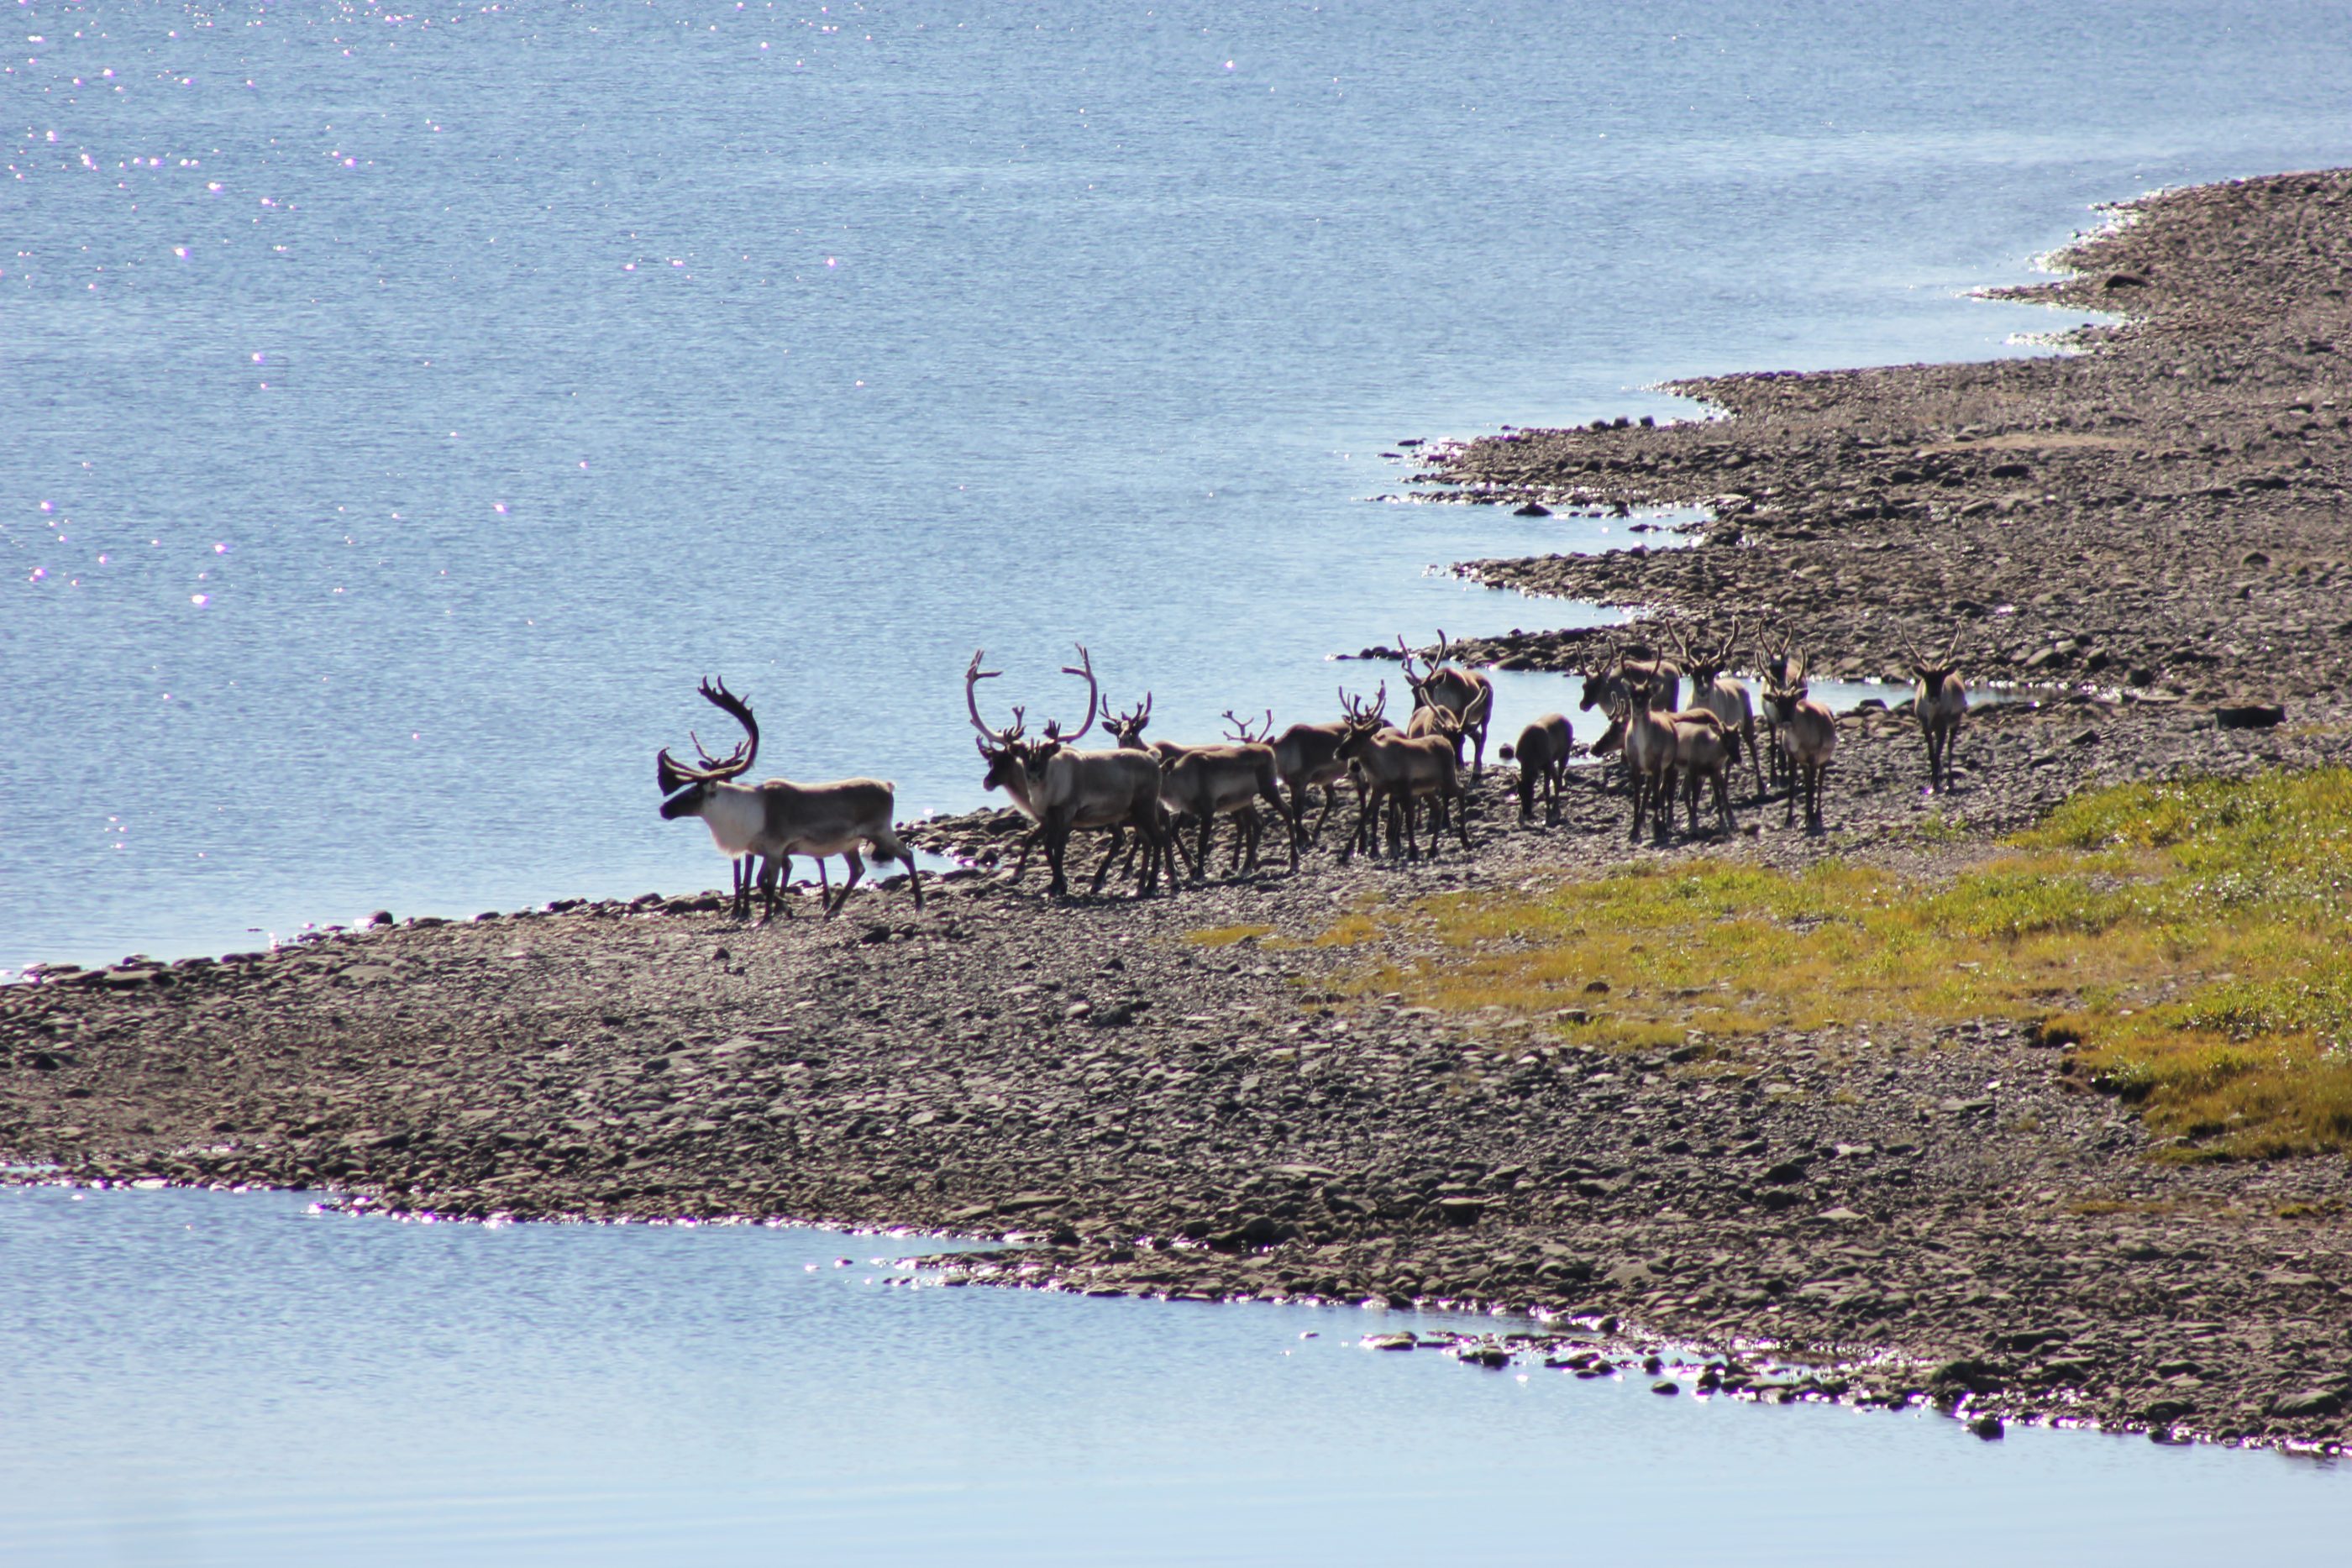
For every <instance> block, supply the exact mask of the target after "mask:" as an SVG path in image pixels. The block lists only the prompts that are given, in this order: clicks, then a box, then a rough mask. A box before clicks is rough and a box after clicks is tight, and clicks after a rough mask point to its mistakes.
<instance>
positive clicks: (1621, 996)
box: [1322, 769, 2352, 1157]
mask: <svg viewBox="0 0 2352 1568" xmlns="http://www.w3.org/2000/svg"><path fill="white" fill-rule="evenodd" d="M1401 925H1413V926H1416V927H1419V928H1420V930H1421V931H1423V932H1426V933H1429V934H1432V935H1433V938H1434V954H1433V956H1430V957H1425V958H1416V959H1412V960H1406V961H1388V962H1381V963H1376V964H1370V965H1368V966H1367V967H1365V968H1364V969H1363V970H1362V971H1361V972H1360V974H1359V975H1358V976H1357V977H1356V981H1355V985H1356V988H1358V989H1359V990H1360V991H1364V992H1373V993H1389V992H1400V993H1402V994H1403V995H1404V996H1405V997H1407V998H1409V999H1411V1000H1412V1001H1413V1002H1416V1003H1419V1004H1422V1005H1426V1006H1433V1007H1438V1008H1442V1009H1449V1010H1456V1011H1475V1010H1477V1009H1501V1011H1502V1013H1503V1014H1504V1015H1505V1016H1510V1015H1514V1014H1516V1015H1520V1016H1522V1017H1525V1018H1527V1019H1531V1020H1534V1021H1537V1022H1538V1023H1540V1024H1541V1025H1542V1026H1543V1027H1545V1028H1547V1029H1549V1030H1552V1031H1554V1032H1556V1033H1558V1034H1559V1035H1562V1036H1565V1037H1567V1038H1568V1039H1570V1040H1575V1041H1578V1042H1580V1043H1589V1044H1596V1045H1601V1046H1613V1047H1619V1048H1643V1049H1654V1048H1659V1047H1679V1046H1682V1045H1684V1044H1685V1043H1686V1042H1688V1041H1692V1040H1708V1039H1717V1038H1725V1037H1729V1038H1742V1037H1754V1036H1759V1035H1765V1034H1769V1033H1772V1032H1775V1031H1808V1030H1821V1029H1827V1028H1831V1027H1834V1026H1846V1025H1852V1026H1863V1027H1867V1026H1872V1025H1882V1024H1884V1025H1895V1024H1927V1025H1937V1024H1948V1023H1955V1022H1959V1021H1962V1020H1967V1019H2010V1020H2013V1021H2016V1022H2021V1023H2028V1024H2032V1025H2034V1026H2036V1027H2038V1028H2039V1029H2040V1030H2041V1031H2042V1038H2043V1039H2044V1040H2045V1041H2047V1042H2049V1043H2053V1044H2060V1045H2069V1046H2071V1047H2073V1048H2074V1050H2075V1051H2077V1053H2078V1056H2079V1060H2080V1062H2081V1064H2082V1066H2083V1068H2084V1069H2086V1070H2087V1071H2089V1073H2090V1074H2091V1076H2092V1082H2095V1083H2096V1084H2097V1085H2098V1086H2100V1087H2102V1088H2104V1089H2106V1090H2108V1091H2110V1092H2115V1093H2116V1094H2119V1095H2121V1096H2123V1097H2125V1098H2126V1099H2127V1100H2129V1101H2131V1102H2132V1103H2135V1104H2136V1105H2137V1106H2138V1107H2139V1109H2140V1111H2141V1113H2143V1115H2144V1116H2145V1117H2146V1118H2147V1121H2148V1123H2149V1125H2150V1126H2151V1128H2152V1129H2154V1130H2155V1131H2158V1132H2159V1133H2162V1134H2168V1135H2170V1136H2173V1137H2177V1138H2179V1139H2182V1140H2185V1143H2184V1144H2183V1145H2179V1146H2178V1147H2177V1149H2176V1153H2177V1154H2179V1155H2185V1156H2187V1157H2211V1156H2214V1155H2224V1156H2248V1155H2252V1156H2259V1155H2281V1154H2290V1153H2298V1152H2304V1151H2309V1150H2317V1149H2339V1148H2344V1147H2347V1146H2352V772H2347V771H2345V770H2343V769H2329V770H2326V771H2320V772H2313V773H2302V774H2277V775H2271V776H2267V777H2264V778H2262V779H2252V780H2201V781H2193V782H2187V783H2174V784H2162V785H2127V786H2123V787H2120V788H2116V789H2104V790H2099V791H2095V792H2093V793H2089V794H2085V795H2083V796H2080V797H2077V798H2076V799H2074V800H2071V801H2069V802H2067V803H2066V804H2065V805H2064V806H2063V807H2061V808H2060V810H2058V811H2057V812H2055V813H2054V814H2053V816H2052V817H2051V819H2050V820H2049V821H2047V822H2045V823H2044V824H2043V825H2042V827H2040V828H2039V829H2037V830H2035V831H2032V832H2030V833H2026V834H2022V835H2020V836H2019V837H2017V838H2015V839H2013V840H2011V841H2009V842H2008V843H2007V844H2005V845H2004V846H2002V848H2001V852H2000V853H1999V854H1998V855H1997V856H1996V857H1995V858H1993V859H1992V860H1990V862H1986V863H1985V864H1983V865H1980V866H1979V867H1976V868H1974V869H1971V870H1969V871H1966V872H1963V873H1958V874H1956V875H1954V876H1952V877H1949V878H1947V879H1943V880H1938V881H1923V880H1919V879H1914V878H1906V877H1904V876H1900V875H1897V874H1896V873H1893V872H1889V871H1885V870H1881V869H1877V868H1874V867H1869V866H1862V865H1855V864H1852V863H1848V862H1843V861H1834V860H1832V861H1827V862H1822V863H1820V864H1817V865H1815V866H1813V867H1812V868H1811V869H1810V870H1808V871H1806V872H1804V873H1800V874H1791V873H1784V872H1780V871H1774V870H1769V869H1764V868H1759V867H1755V866H1748V865H1736V864H1730V863H1726V862H1696V863H1684V864H1677V865H1671V866H1666V865H1641V866H1634V867H1629V868H1627V869H1624V870H1621V871H1618V872H1615V873H1610V874H1608V875H1605V876H1601V877H1590V878H1575V879H1563V880H1562V881H1560V882H1559V883H1554V884H1552V885H1549V886H1548V887H1541V888H1538V889H1537V890H1535V891H1531V892H1522V893H1518V894H1509V895H1496V894H1449V895H1444V896H1440V897H1437V898H1433V899H1428V900H1424V901H1422V902H1420V903H1418V904H1413V905H1412V906H1410V907H1407V908H1390V909H1385V910H1378V911H1374V912H1372V913H1370V914H1367V915H1351V916H1349V919H1348V920H1347V921H1346V922H1344V923H1343V924H1342V925H1341V926H1339V927H1335V928H1334V930H1333V931H1332V932H1331V933H1330V934H1328V935H1327V936H1326V937H1324V938H1323V939H1322V940H1323V941H1324V942H1326V943H1327V944H1330V945H1347V946H1359V945H1362V944H1365V943H1367V942H1369V941H1370V940H1371V939H1372V938H1373V937H1374V936H1378V935H1380V934H1381V933H1382V932H1384V931H1387V930H1391V929H1394V928H1396V927H1399V926H1401ZM1415 946H1423V950H1427V948H1426V945H1423V944H1416V945H1415Z"/></svg>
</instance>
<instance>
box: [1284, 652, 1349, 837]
mask: <svg viewBox="0 0 2352 1568" xmlns="http://www.w3.org/2000/svg"><path fill="white" fill-rule="evenodd" d="M1339 701H1340V705H1341V706H1342V707H1343V708H1344V707H1345V706H1346V704H1347V701H1348V693H1347V689H1346V688H1345V687H1342V688H1340V692H1339ZM1347 737H1348V721H1347V720H1346V719H1345V718H1340V719H1338V720H1335V721H1333V722H1331V723H1328V724H1294V725H1292V726H1291V727H1289V728H1288V729H1286V730H1284V731H1283V732H1282V733H1281V734H1280V735H1277V736H1276V737H1274V770H1275V772H1276V774H1277V775H1279V776H1280V778H1281V779H1282V785H1283V788H1284V789H1287V790H1288V791H1289V792H1290V805H1289V810H1288V812H1287V813H1286V818H1287V821H1289V823H1290V836H1291V837H1292V838H1293V839H1295V840H1296V839H1303V840H1304V841H1306V842H1307V843H1314V842H1316V841H1318V840H1320V839H1321V838H1322V837H1323V824H1324V823H1325V822H1327V821H1330V819H1331V809H1332V808H1333V807H1334V806H1336V805H1338V804H1339V780H1340V779H1345V778H1346V777H1348V763H1347V759H1346V758H1342V757H1341V756H1340V755H1339V743H1340V742H1341V741H1343V740H1345V739H1347ZM1318 784H1320V785H1321V786H1323V814H1322V815H1321V816H1319V817H1318V818H1316V819H1315V827H1314V830H1313V831H1311V832H1310V831H1308V830H1307V790H1309V789H1313V788H1314V787H1315V786H1316V785H1318Z"/></svg>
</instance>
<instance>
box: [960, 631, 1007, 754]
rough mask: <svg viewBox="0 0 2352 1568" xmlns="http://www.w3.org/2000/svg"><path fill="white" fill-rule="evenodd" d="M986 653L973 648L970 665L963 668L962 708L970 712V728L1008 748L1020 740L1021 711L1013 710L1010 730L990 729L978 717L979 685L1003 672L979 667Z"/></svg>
mask: <svg viewBox="0 0 2352 1568" xmlns="http://www.w3.org/2000/svg"><path fill="white" fill-rule="evenodd" d="M987 651H988V650H986V649H985V648H974V649H973V650H972V651H971V664H967V665H966V666H964V672H963V706H965V707H967V708H969V709H970V710H971V727H972V728H974V729H976V730H978V731H980V733H981V734H982V735H984V736H986V737H988V738H989V739H991V740H992V741H994V742H995V743H996V744H997V746H998V747H1000V748H1009V747H1011V746H1012V745H1013V742H1014V741H1016V740H1019V739H1020V738H1021V710H1020V709H1019V708H1014V709H1013V727H1012V728H1010V729H991V728H990V727H989V726H988V721H987V720H986V719H984V718H982V717H981V716H980V691H979V687H980V683H981V682H982V681H992V680H994V679H996V677H997V676H999V675H1001V674H1003V673H1004V672H1003V670H983V669H982V668H981V667H980V661H981V656H982V654H984V653H987Z"/></svg>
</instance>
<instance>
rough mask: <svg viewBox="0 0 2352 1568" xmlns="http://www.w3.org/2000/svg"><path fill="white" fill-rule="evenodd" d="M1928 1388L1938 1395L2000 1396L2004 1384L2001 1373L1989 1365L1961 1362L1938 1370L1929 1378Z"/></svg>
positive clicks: (1948, 1363)
mask: <svg viewBox="0 0 2352 1568" xmlns="http://www.w3.org/2000/svg"><path fill="white" fill-rule="evenodd" d="M1927 1386H1928V1388H1929V1389H1931V1390H1932V1391H1934V1392H1936V1393H1937V1394H1949V1393H1954V1392H1959V1393H1968V1394H1998V1393H2000V1391H2001V1388H2002V1387H2003V1384H2002V1381H2001V1375H2000V1372H1999V1371H1998V1370H1996V1369H1995V1368H1994V1367H1992V1366H1991V1365H1990V1364H1988V1363H1985V1362H1981V1361H1974V1360H1959V1361H1948V1362H1946V1363H1944V1364H1943V1365H1941V1366H1939V1367H1937V1368H1936V1370H1935V1371H1934V1372H1932V1373H1930V1374H1929V1375H1928V1376H1927Z"/></svg>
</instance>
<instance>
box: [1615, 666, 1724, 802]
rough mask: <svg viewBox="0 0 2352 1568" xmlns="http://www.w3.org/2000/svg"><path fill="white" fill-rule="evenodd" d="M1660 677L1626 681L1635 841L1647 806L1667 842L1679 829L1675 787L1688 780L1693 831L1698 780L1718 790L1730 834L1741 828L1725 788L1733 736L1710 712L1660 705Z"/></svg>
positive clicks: (1640, 676)
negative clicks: (1657, 682) (1655, 700)
mask: <svg viewBox="0 0 2352 1568" xmlns="http://www.w3.org/2000/svg"><path fill="white" fill-rule="evenodd" d="M1655 679H1656V677H1654V676H1653V675H1649V674H1639V673H1628V674H1627V675H1626V677H1625V682H1626V688H1625V696H1626V702H1625V710H1624V714H1623V719H1624V726H1625V728H1624V737H1623V745H1624V748H1625V760H1626V762H1627V763H1628V764H1629V765H1630V766H1631V767H1632V768H1633V831H1632V833H1631V835H1630V838H1631V841H1633V842H1636V843H1638V842H1640V841H1641V838H1642V819H1643V815H1644V814H1645V808H1651V809H1652V810H1650V811H1649V812H1647V813H1646V814H1650V815H1651V816H1652V824H1651V825H1652V831H1653V832H1654V836H1655V838H1656V839H1657V841H1659V842H1661V843H1663V842H1664V841H1665V839H1666V835H1667V834H1668V833H1669V832H1670V831H1672V830H1673V827H1674V816H1675V780H1676V779H1677V777H1679V778H1681V779H1684V780H1685V782H1686V785H1687V799H1688V800H1689V806H1690V826H1691V831H1693V832H1696V831H1698V782H1699V779H1701V778H1705V779H1707V780H1708V782H1709V783H1710V784H1711V785H1712V786H1713V788H1714V791H1715V805H1716V810H1717V813H1718V815H1719V816H1720V817H1721V819H1722V821H1723V825H1724V829H1725V831H1731V830H1732V829H1733V828H1734V827H1735V826H1736V825H1737V824H1736V823H1735V822H1734V821H1732V816H1731V792H1730V790H1729V789H1728V788H1727V785H1726V784H1725V781H1724V780H1725V776H1726V775H1727V773H1729V771H1730V764H1731V738H1730V736H1729V734H1728V732H1727V731H1726V730H1725V728H1724V726H1723V721H1722V720H1721V719H1720V718H1717V716H1715V714H1714V713H1712V712H1711V711H1709V710H1708V709H1706V708H1684V709H1681V710H1679V711H1676V712H1667V711H1664V710H1663V709H1660V708H1658V707H1656V706H1654V705H1653V703H1652V700H1651V699H1652V697H1653V695H1654V690H1653V683H1654V680H1655Z"/></svg>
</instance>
